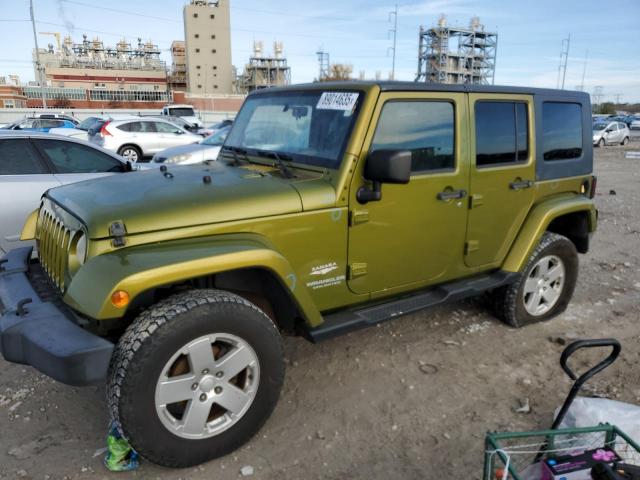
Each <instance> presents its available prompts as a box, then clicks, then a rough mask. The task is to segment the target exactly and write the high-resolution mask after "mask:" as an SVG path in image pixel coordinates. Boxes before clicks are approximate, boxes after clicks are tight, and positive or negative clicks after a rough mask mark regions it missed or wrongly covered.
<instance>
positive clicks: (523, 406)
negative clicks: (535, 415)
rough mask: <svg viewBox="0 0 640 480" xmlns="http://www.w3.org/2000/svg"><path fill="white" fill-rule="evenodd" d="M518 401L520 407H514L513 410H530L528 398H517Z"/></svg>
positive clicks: (523, 411)
mask: <svg viewBox="0 0 640 480" xmlns="http://www.w3.org/2000/svg"><path fill="white" fill-rule="evenodd" d="M519 403H520V407H518V408H516V409H514V410H513V411H514V412H516V413H530V412H531V406H530V405H529V399H528V398H524V399H522V400H519Z"/></svg>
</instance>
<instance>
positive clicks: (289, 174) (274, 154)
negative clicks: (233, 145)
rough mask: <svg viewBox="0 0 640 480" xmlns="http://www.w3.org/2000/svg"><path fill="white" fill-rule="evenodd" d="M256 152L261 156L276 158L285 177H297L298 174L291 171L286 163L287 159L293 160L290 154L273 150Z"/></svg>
mask: <svg viewBox="0 0 640 480" xmlns="http://www.w3.org/2000/svg"><path fill="white" fill-rule="evenodd" d="M256 153H257V154H258V155H259V156H261V157H267V158H274V159H275V160H276V162H277V165H278V169H279V170H280V173H281V174H282V176H283V177H285V178H296V174H295V173H293V172H292V171H291V169H290V168H289V166H288V165H287V164H286V163H284V161H285V160H291V157H290V156H289V155H287V154H285V153H277V152H273V151H271V150H256Z"/></svg>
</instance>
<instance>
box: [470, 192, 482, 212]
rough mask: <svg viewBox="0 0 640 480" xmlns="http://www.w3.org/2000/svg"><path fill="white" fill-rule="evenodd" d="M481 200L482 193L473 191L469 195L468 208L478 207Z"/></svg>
mask: <svg viewBox="0 0 640 480" xmlns="http://www.w3.org/2000/svg"><path fill="white" fill-rule="evenodd" d="M483 200H484V195H482V194H480V193H474V194H472V195H469V208H470V209H471V208H475V207H479V206H480V205H482V204H483V203H484V202H483Z"/></svg>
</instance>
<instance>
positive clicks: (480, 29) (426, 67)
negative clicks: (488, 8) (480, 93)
mask: <svg viewBox="0 0 640 480" xmlns="http://www.w3.org/2000/svg"><path fill="white" fill-rule="evenodd" d="M497 50H498V34H497V33H495V32H485V30H484V25H482V24H481V23H480V19H479V18H478V17H473V18H472V19H471V23H470V25H469V28H458V27H449V26H447V20H446V18H445V17H444V16H441V17H440V18H439V19H438V25H437V26H436V27H432V28H429V29H425V28H424V27H422V26H420V34H419V42H418V74H417V75H416V82H420V81H422V82H428V83H479V84H489V83H493V81H494V77H495V68H496V53H497Z"/></svg>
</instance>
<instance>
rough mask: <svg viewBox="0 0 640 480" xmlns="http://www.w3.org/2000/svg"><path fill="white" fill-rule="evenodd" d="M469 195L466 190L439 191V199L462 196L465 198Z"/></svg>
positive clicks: (444, 199)
mask: <svg viewBox="0 0 640 480" xmlns="http://www.w3.org/2000/svg"><path fill="white" fill-rule="evenodd" d="M466 196H467V191H466V190H445V191H443V192H440V193H438V195H437V197H438V200H442V201H445V202H446V201H447V200H458V199H460V198H464V197H466Z"/></svg>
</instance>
